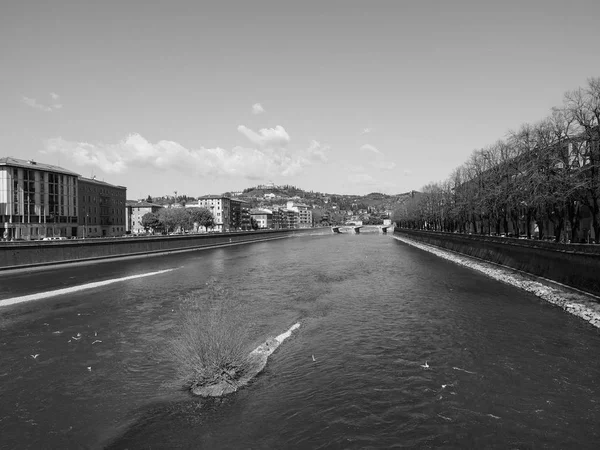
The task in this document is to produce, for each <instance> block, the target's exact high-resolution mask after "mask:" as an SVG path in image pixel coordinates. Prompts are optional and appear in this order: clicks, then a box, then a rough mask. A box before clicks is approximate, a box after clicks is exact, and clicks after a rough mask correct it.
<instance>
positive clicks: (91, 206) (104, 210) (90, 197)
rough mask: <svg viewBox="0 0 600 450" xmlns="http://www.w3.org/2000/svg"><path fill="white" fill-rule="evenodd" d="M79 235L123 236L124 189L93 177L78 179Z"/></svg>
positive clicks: (125, 194) (124, 219) (124, 225)
mask: <svg viewBox="0 0 600 450" xmlns="http://www.w3.org/2000/svg"><path fill="white" fill-rule="evenodd" d="M77 182H78V186H79V189H78V191H79V193H78V200H79V203H78V217H79V221H78V222H79V231H78V233H77V236H78V237H81V238H90V237H105V236H122V235H123V234H125V229H126V211H125V210H126V207H125V203H126V198H127V188H126V187H124V186H115V185H113V184H110V183H106V182H105V181H100V180H97V179H96V178H95V177H93V178H84V177H79V178H78V180H77Z"/></svg>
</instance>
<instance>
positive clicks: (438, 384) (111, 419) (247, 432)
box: [0, 234, 600, 448]
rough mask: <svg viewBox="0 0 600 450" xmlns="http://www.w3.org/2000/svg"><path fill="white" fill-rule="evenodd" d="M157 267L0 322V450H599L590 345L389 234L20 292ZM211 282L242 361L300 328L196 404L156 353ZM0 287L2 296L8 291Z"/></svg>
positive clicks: (261, 246) (573, 330)
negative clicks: (252, 373)
mask: <svg viewBox="0 0 600 450" xmlns="http://www.w3.org/2000/svg"><path fill="white" fill-rule="evenodd" d="M170 267H180V268H179V269H177V270H175V271H173V272H170V273H168V274H164V275H159V276H156V277H148V278H145V279H137V280H131V281H128V282H126V283H122V284H115V285H110V286H106V287H105V288H103V289H98V290H90V291H85V292H80V293H77V294H76V295H72V296H69V297H66V298H56V299H49V300H45V301H43V302H39V303H35V304H28V305H19V306H18V307H11V308H4V309H2V310H1V311H0V320H2V322H0V326H1V327H2V329H1V334H0V355H1V361H2V365H1V367H0V382H1V383H0V397H1V398H2V402H1V404H0V436H2V438H1V442H2V444H3V446H4V445H5V446H6V447H7V448H39V447H54V448H58V447H62V448H77V447H104V446H106V445H108V446H109V447H112V448H149V447H152V448H237V447H240V446H243V447H251V448H307V447H308V448H313V447H319V446H321V447H334V448H337V447H340V448H364V447H379V448H387V447H390V446H393V445H399V446H402V447H414V448H424V447H425V448H427V447H432V448H438V447H454V448H456V447H462V448H464V447H471V448H479V447H497V448H531V447H538V446H539V447H562V448H565V447H577V448H586V447H590V448H591V447H593V446H595V445H596V442H597V439H598V437H599V436H598V429H597V426H596V424H597V423H598V422H599V421H600V395H599V394H598V382H597V380H598V379H600V362H599V360H598V358H595V357H591V356H590V355H595V354H598V352H599V351H600V336H599V334H598V331H597V330H596V329H594V328H592V327H591V326H589V325H588V324H586V323H585V322H583V321H580V320H578V319H576V318H574V317H572V316H570V315H567V314H565V313H563V312H562V311H561V310H559V309H558V308H554V307H552V306H550V305H548V304H546V303H544V302H542V301H540V300H539V299H537V298H535V297H533V296H532V295H529V294H525V293H523V292H521V291H518V290H516V289H514V288H512V287H510V286H507V285H503V284H499V283H497V282H493V281H491V280H489V279H487V278H485V277H483V276H481V275H479V274H477V273H474V272H472V271H470V270H468V269H464V268H462V267H459V266H456V265H453V264H452V263H449V262H446V261H441V260H439V259H437V258H436V257H434V256H432V255H430V254H427V253H423V252H421V251H419V250H417V249H414V248H410V247H408V246H406V245H404V244H402V243H399V242H398V241H396V240H394V239H392V238H391V237H389V236H381V235H367V234H364V235H359V236H354V235H335V236H334V235H332V236H323V237H301V238H294V239H287V240H282V241H275V242H268V243H257V244H252V245H248V246H243V247H232V248H222V249H215V250H212V251H206V252H198V253H189V254H182V255H171V256H165V257H161V258H153V259H152V260H139V261H129V262H121V263H115V264H111V265H95V266H88V269H86V271H84V272H82V271H81V269H67V270H63V271H51V272H44V273H40V274H37V275H30V278H29V280H30V281H29V283H30V284H31V285H34V284H35V283H37V281H38V280H39V285H43V286H54V285H55V284H56V282H57V281H56V279H57V277H62V278H63V279H68V277H69V276H74V277H76V278H77V280H81V279H82V278H86V279H89V280H94V281H95V280H96V279H108V278H110V277H114V276H115V274H117V273H118V275H116V276H123V275H122V274H123V273H127V274H134V273H141V272H145V271H152V270H160V269H164V268H170ZM92 272H93V273H92ZM96 277H97V278H96ZM212 277H216V278H218V279H219V280H221V282H223V283H226V284H227V286H228V287H230V288H231V289H235V290H236V291H237V292H238V293H239V294H240V296H241V297H242V298H243V299H244V301H245V305H244V307H245V315H246V316H247V320H248V322H249V323H250V324H251V330H252V335H253V336H254V338H255V340H254V341H253V342H249V343H248V350H250V349H252V348H253V347H254V346H255V345H256V344H257V343H259V342H261V341H262V340H264V339H265V338H266V337H267V336H268V335H276V334H278V333H280V332H282V331H284V330H286V329H287V328H288V327H289V326H290V325H291V324H292V323H294V322H295V321H297V320H300V321H301V322H302V327H301V328H300V330H299V331H298V332H297V334H295V335H294V336H292V337H291V338H290V339H289V340H287V341H286V342H285V343H284V344H282V346H281V347H280V348H279V349H278V350H277V351H276V352H275V354H274V355H273V356H272V357H271V358H270V360H269V363H268V365H267V368H266V370H265V372H264V373H263V374H261V375H260V376H259V377H258V378H256V379H255V380H254V381H253V382H252V383H251V384H250V385H249V386H248V387H247V388H245V389H243V390H242V391H240V392H238V393H236V394H233V395H231V396H229V397H227V398H224V399H216V400H199V399H194V398H191V397H190V396H188V395H187V394H186V393H184V392H179V391H176V390H174V389H173V388H170V387H167V384H168V381H169V379H170V378H171V377H172V376H173V367H172V363H171V361H170V359H169V357H168V354H167V352H166V351H165V349H166V348H168V345H167V343H168V342H169V341H170V339H172V337H173V336H174V334H175V333H177V322H176V317H177V314H176V313H177V299H178V297H179V296H180V295H183V294H185V293H186V292H189V291H190V290H194V289H203V288H204V286H205V283H206V281H207V280H208V279H210V278H212ZM0 280H1V282H2V283H3V287H4V285H5V284H7V286H8V289H9V290H11V289H12V290H13V291H14V290H17V288H15V287H14V286H12V284H11V283H21V282H22V280H20V279H17V278H14V279H11V278H10V277H5V278H2V279H0ZM77 284H79V281H77ZM18 289H21V290H23V289H25V288H23V287H20V288H18ZM30 289H32V288H30ZM95 341H101V342H95ZM35 354H39V356H38V357H37V358H35V359H34V358H33V357H32V356H31V355H35ZM313 355H314V361H313V358H312V356H313ZM425 361H427V365H428V366H429V367H428V368H425V367H422V366H423V365H425Z"/></svg>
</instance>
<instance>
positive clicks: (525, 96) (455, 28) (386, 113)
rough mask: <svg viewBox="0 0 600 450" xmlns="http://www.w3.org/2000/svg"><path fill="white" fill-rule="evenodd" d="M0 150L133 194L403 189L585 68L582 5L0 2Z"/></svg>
mask: <svg viewBox="0 0 600 450" xmlns="http://www.w3.org/2000/svg"><path fill="white" fill-rule="evenodd" d="M7 3H8V2H3V4H2V6H0V61H2V64H0V139H1V140H2V150H0V157H3V156H13V157H16V158H22V159H34V160H36V161H38V162H43V163H48V164H56V165H59V166H61V167H64V168H67V169H70V170H72V171H75V172H77V173H80V174H81V175H83V176H86V177H89V176H91V175H96V177H97V178H99V179H102V180H104V181H107V182H109V183H112V184H117V185H123V186H126V187H127V189H128V194H127V196H128V198H130V199H135V198H142V197H144V198H145V197H146V196H147V195H152V196H163V195H173V193H174V192H175V191H177V192H178V194H187V195H188V196H199V195H205V194H218V193H222V192H226V191H236V190H241V189H244V188H246V187H251V186H255V185H257V184H265V183H269V182H273V183H275V184H291V185H295V186H298V187H300V188H302V189H305V190H313V191H320V192H327V193H338V194H367V193H369V192H384V193H387V194H397V193H402V192H407V191H410V190H413V189H414V190H419V189H420V188H422V187H423V186H424V185H425V184H427V183H429V182H432V181H441V180H444V179H447V178H448V177H449V175H450V173H451V172H452V170H453V169H454V168H456V167H458V166H459V165H461V164H462V163H463V162H465V161H466V160H467V159H468V157H469V155H470V154H471V153H472V151H473V150H475V149H478V148H482V147H485V146H487V145H491V144H493V143H494V142H495V141H497V140H498V139H501V138H503V137H505V136H506V134H507V132H508V131H509V130H511V129H516V128H518V127H519V126H520V125H522V124H524V123H527V122H529V123H532V122H536V121H538V120H541V119H543V118H544V117H546V116H547V115H548V114H549V113H550V109H551V108H552V107H553V106H558V105H560V104H561V103H562V97H563V94H564V93H565V92H566V91H568V90H572V89H576V88H578V87H583V86H584V85H585V83H586V80H587V79H588V78H590V77H597V76H600V55H599V50H598V40H599V38H600V31H599V30H600V28H599V27H598V24H597V19H598V17H600V2H598V1H587V0H573V1H570V2H566V1H560V2H559V1H554V0H540V1H537V0H536V1H533V0H532V1H526V0H522V1H513V0H506V1H502V2H499V1H486V0H479V1H466V0H440V1H430V0H420V1H414V0H412V1H404V0H395V1H373V2H365V1H354V0H345V1H333V0H331V1H326V0H321V1H296V2H292V1H268V2H267V1H260V0H253V1H247V0H246V1H227V0H220V1H214V2H207V1H187V2H180V1H176V0H171V1H168V2H166V1H165V2H159V1H156V2H148V1H145V0H144V1H124V0H123V1H118V2H113V1H97V0H96V1H93V2H88V1H85V0H82V1H68V2H67V1H63V0H53V1H52V2H47V1H36V2H32V1H27V0H23V1H13V2H11V4H7Z"/></svg>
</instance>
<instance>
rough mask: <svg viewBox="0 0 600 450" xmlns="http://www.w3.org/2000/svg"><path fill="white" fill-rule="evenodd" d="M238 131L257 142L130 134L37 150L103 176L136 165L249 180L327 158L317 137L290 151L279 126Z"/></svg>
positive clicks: (59, 141) (54, 142) (58, 142)
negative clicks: (228, 145) (214, 143)
mask: <svg viewBox="0 0 600 450" xmlns="http://www.w3.org/2000/svg"><path fill="white" fill-rule="evenodd" d="M238 129H240V132H242V133H243V134H244V135H246V136H247V137H248V138H249V139H250V140H251V141H252V142H253V143H254V144H256V146H255V147H251V148H247V147H241V146H236V147H234V148H232V149H231V150H226V149H223V148H220V147H216V148H205V147H200V148H197V149H191V148H186V147H184V146H183V145H181V144H179V143H177V142H174V141H167V140H161V141H158V142H156V143H152V142H149V141H148V140H147V139H145V138H144V137H143V136H141V135H140V134H137V133H134V134H130V135H129V136H127V137H126V138H125V139H123V140H121V141H119V142H117V143H89V142H75V141H68V140H65V139H63V138H60V137H58V138H52V139H48V140H47V141H46V143H45V148H44V150H43V151H42V153H47V154H50V153H58V154H62V155H65V156H67V157H68V158H69V159H70V160H71V161H73V163H74V164H75V165H77V166H81V167H90V166H91V167H95V168H98V169H100V170H102V171H104V172H105V173H107V174H111V173H112V174H115V173H125V172H127V171H128V170H129V169H130V168H132V167H136V168H137V167H139V168H155V169H158V170H161V171H165V170H177V171H178V172H181V173H182V174H185V173H188V174H194V175H202V176H232V177H233V176H235V177H244V178H248V179H265V178H270V177H274V176H278V175H280V176H292V175H296V174H298V173H300V172H301V171H302V170H303V169H304V168H306V167H307V166H309V165H312V164H315V163H319V162H325V161H326V159H327V152H328V151H329V147H328V146H326V145H322V144H320V143H319V142H317V141H311V143H310V145H309V147H308V148H307V149H305V150H300V151H297V152H294V151H292V150H290V149H288V148H287V144H288V143H289V141H290V138H289V135H288V134H287V132H285V130H284V129H283V127H276V128H271V129H263V130H260V131H259V132H258V133H256V132H254V131H252V130H250V129H248V128H246V127H243V126H242V127H239V128H238Z"/></svg>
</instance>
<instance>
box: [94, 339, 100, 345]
mask: <svg viewBox="0 0 600 450" xmlns="http://www.w3.org/2000/svg"><path fill="white" fill-rule="evenodd" d="M96 342H102V341H101V340H100V339H96V340H95V341H94V342H92V345H94V344H95V343H96Z"/></svg>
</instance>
